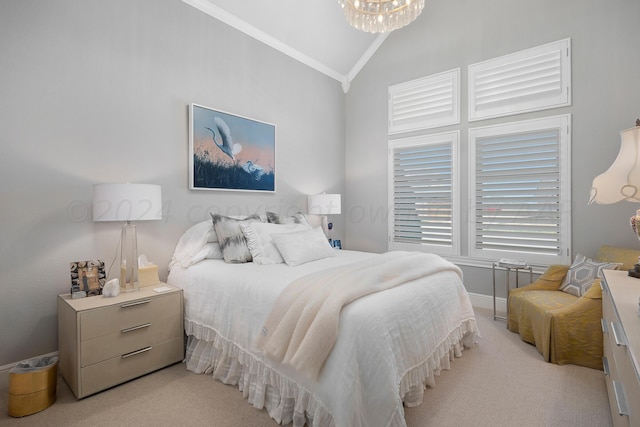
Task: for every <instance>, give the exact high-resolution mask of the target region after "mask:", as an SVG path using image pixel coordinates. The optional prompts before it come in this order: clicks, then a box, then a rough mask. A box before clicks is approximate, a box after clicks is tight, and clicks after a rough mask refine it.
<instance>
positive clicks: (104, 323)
mask: <svg viewBox="0 0 640 427" xmlns="http://www.w3.org/2000/svg"><path fill="white" fill-rule="evenodd" d="M180 298H181V296H180V294H178V293H171V294H167V295H162V296H157V297H153V298H140V299H138V300H134V301H128V302H123V303H119V304H113V305H108V306H105V307H101V308H98V309H95V310H89V311H86V312H82V313H80V325H81V326H80V341H84V340H87V339H90V338H94V337H99V336H102V335H107V334H111V333H118V332H120V331H121V330H123V329H127V328H131V327H135V326H138V325H142V324H145V323H149V322H151V321H152V319H154V318H156V317H158V316H161V315H162V314H163V313H167V312H172V311H173V312H175V311H176V307H179V306H180Z"/></svg>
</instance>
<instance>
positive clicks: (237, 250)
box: [211, 213, 262, 263]
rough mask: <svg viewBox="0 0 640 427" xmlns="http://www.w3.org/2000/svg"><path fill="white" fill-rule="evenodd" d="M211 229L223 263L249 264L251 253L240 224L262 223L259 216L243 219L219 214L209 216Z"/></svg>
mask: <svg viewBox="0 0 640 427" xmlns="http://www.w3.org/2000/svg"><path fill="white" fill-rule="evenodd" d="M211 219H212V220H213V228H215V230H216V234H217V235H218V241H219V243H220V249H221V250H222V256H223V258H224V260H225V262H229V263H244V262H251V261H252V259H253V258H252V257H251V252H250V251H249V247H248V246H247V241H246V239H245V237H244V234H242V229H241V228H240V224H241V223H242V222H247V221H249V222H253V221H258V222H260V221H262V220H261V218H260V216H259V215H250V216H248V217H246V218H244V219H235V218H230V217H228V216H223V215H220V214H214V213H212V214H211Z"/></svg>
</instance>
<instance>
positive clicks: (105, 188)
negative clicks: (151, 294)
mask: <svg viewBox="0 0 640 427" xmlns="http://www.w3.org/2000/svg"><path fill="white" fill-rule="evenodd" d="M159 219H162V191H161V187H160V186H159V185H152V184H95V185H94V186H93V221H94V222H101V221H125V224H124V225H123V226H122V234H121V237H120V288H121V289H122V290H123V291H125V292H130V291H138V290H140V281H139V280H138V234H137V230H136V226H135V225H133V224H131V221H148V220H159Z"/></svg>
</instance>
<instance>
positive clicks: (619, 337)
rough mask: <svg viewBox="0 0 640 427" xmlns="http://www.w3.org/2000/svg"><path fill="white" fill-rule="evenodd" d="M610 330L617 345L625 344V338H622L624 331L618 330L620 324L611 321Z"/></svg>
mask: <svg viewBox="0 0 640 427" xmlns="http://www.w3.org/2000/svg"><path fill="white" fill-rule="evenodd" d="M611 330H612V331H613V339H614V340H615V341H616V345H617V346H625V347H626V346H627V340H626V339H625V338H624V332H622V331H621V330H620V324H619V323H614V322H611Z"/></svg>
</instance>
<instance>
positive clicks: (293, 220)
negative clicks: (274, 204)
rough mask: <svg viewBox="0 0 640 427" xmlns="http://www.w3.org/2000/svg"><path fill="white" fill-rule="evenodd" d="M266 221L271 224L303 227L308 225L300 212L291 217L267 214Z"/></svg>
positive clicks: (272, 213) (273, 213)
mask: <svg viewBox="0 0 640 427" xmlns="http://www.w3.org/2000/svg"><path fill="white" fill-rule="evenodd" d="M267 221H268V222H271V223H273V224H303V225H308V224H307V219H306V218H305V217H304V215H303V214H302V213H300V212H298V213H297V214H295V215H291V216H282V215H280V214H277V213H275V212H267Z"/></svg>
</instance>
